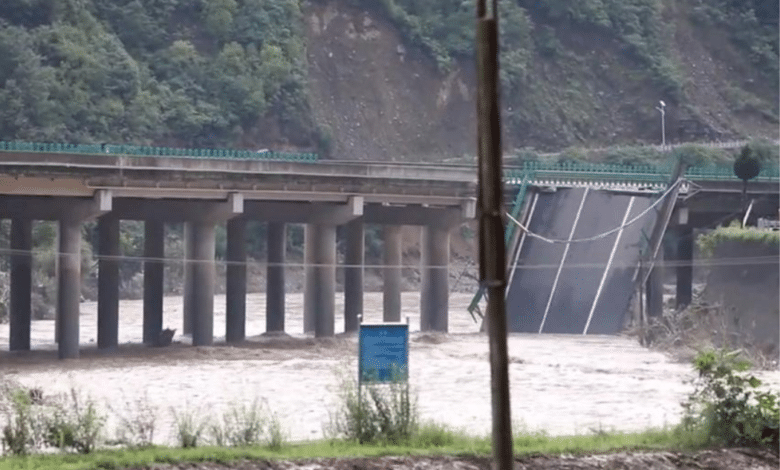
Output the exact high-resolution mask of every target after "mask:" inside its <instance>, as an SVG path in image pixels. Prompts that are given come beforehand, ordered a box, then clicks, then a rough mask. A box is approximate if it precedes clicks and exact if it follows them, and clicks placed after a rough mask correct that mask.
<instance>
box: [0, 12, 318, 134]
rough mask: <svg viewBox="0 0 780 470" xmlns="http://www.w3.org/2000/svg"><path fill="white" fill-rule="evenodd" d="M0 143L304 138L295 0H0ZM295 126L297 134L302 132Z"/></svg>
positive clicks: (301, 47) (306, 127) (308, 128)
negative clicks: (268, 131)
mask: <svg viewBox="0 0 780 470" xmlns="http://www.w3.org/2000/svg"><path fill="white" fill-rule="evenodd" d="M0 18H2V23H0V60H1V61H2V65H1V66H0V113H2V117H0V138H2V139H23V140H35V141H68V142H101V141H102V142H129V143H139V144H140V143H151V142H157V143H160V142H165V141H168V142H169V143H172V144H179V145H184V146H201V147H213V146H225V145H230V146H235V145H238V144H239V142H241V140H242V134H243V132H244V131H243V130H244V129H252V128H253V127H255V126H257V125H258V121H259V120H260V119H261V118H262V117H264V116H267V115H272V116H274V117H275V118H276V120H278V122H279V123H281V125H283V126H285V127H286V128H287V129H288V130H287V132H286V133H287V134H288V135H298V134H300V135H301V139H300V141H299V142H296V143H297V144H299V145H303V146H305V145H311V142H310V138H311V135H312V126H311V123H310V118H309V116H310V112H309V110H308V107H307V102H306V94H305V92H304V90H305V88H306V68H305V63H304V54H303V50H304V47H305V45H304V43H303V34H302V22H301V10H300V7H299V4H298V2H297V1H296V0H273V1H268V0H241V1H236V0H208V1H206V0H204V1H201V0H2V2H0ZM299 130H300V132H298V131H299Z"/></svg>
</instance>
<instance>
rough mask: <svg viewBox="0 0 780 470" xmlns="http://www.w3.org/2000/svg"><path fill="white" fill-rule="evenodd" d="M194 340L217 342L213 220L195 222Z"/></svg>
mask: <svg viewBox="0 0 780 470" xmlns="http://www.w3.org/2000/svg"><path fill="white" fill-rule="evenodd" d="M192 241H193V245H194V246H193V255H194V263H193V264H192V284H193V286H192V289H193V293H192V306H191V307H192V308H191V311H192V344H193V346H206V345H209V344H212V343H213V342H214V278H215V268H214V246H215V239H214V223H213V222H200V221H199V222H193V224H192Z"/></svg>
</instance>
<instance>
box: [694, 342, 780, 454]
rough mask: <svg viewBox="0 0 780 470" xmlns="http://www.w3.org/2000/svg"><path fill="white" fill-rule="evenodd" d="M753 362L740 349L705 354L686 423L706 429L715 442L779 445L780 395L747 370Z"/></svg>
mask: <svg viewBox="0 0 780 470" xmlns="http://www.w3.org/2000/svg"><path fill="white" fill-rule="evenodd" d="M749 367H750V365H749V363H748V362H747V361H745V360H743V359H742V358H741V357H740V355H739V351H727V350H724V349H721V350H709V351H703V352H701V353H699V354H698V355H697V356H696V358H695V360H694V368H695V369H696V370H697V371H698V372H699V381H698V383H697V387H696V389H695V391H694V392H693V393H692V394H691V395H690V397H689V398H688V400H687V401H686V402H685V403H683V407H684V408H685V415H684V418H683V421H682V426H683V428H684V429H686V430H688V431H701V432H703V433H704V435H705V436H706V438H707V440H708V441H709V442H708V443H710V444H716V445H733V446H752V447H759V446H767V447H771V448H772V449H777V448H778V444H780V439H779V437H780V433H779V432H778V425H779V422H780V409H779V408H778V402H780V394H777V393H772V392H769V391H761V390H759V387H760V385H761V381H760V380H759V379H757V378H756V377H755V376H753V375H749V376H748V375H747V374H746V371H747V369H748V368H749Z"/></svg>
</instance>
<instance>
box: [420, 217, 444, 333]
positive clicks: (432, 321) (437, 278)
mask: <svg viewBox="0 0 780 470" xmlns="http://www.w3.org/2000/svg"><path fill="white" fill-rule="evenodd" d="M420 245H421V257H420V258H421V259H420V262H421V264H422V266H421V268H420V271H421V282H420V289H421V292H420V329H421V330H422V331H430V330H433V331H443V332H446V331H447V326H448V325H447V323H448V314H449V312H448V309H449V272H448V271H449V270H448V263H449V256H450V232H449V229H448V228H446V227H440V226H435V225H430V226H423V228H422V236H421V243H420Z"/></svg>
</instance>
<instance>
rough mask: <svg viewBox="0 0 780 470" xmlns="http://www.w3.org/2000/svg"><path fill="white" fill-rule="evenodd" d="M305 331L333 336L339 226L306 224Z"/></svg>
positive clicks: (317, 335) (316, 334) (318, 335)
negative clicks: (337, 231) (337, 228)
mask: <svg viewBox="0 0 780 470" xmlns="http://www.w3.org/2000/svg"><path fill="white" fill-rule="evenodd" d="M304 245H305V265H306V266H305V277H306V281H305V290H304V297H303V331H304V333H308V332H311V331H313V332H314V335H315V336H316V337H321V336H333V334H334V328H335V309H336V226H335V225H332V224H307V225H306V228H305V232H304Z"/></svg>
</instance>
